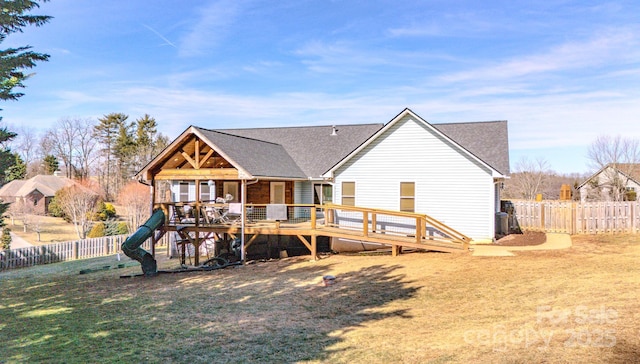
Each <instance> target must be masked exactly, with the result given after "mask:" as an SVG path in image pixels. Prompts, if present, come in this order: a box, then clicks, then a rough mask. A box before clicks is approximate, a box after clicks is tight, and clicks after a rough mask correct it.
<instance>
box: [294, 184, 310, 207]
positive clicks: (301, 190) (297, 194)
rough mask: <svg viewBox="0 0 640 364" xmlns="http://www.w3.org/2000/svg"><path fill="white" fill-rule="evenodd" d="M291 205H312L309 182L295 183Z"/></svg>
mask: <svg viewBox="0 0 640 364" xmlns="http://www.w3.org/2000/svg"><path fill="white" fill-rule="evenodd" d="M293 191H294V194H293V203H295V204H310V203H313V193H312V192H313V190H312V184H311V182H306V181H304V182H303V181H296V182H295V183H294V187H293Z"/></svg>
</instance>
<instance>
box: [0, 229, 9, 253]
mask: <svg viewBox="0 0 640 364" xmlns="http://www.w3.org/2000/svg"><path fill="white" fill-rule="evenodd" d="M9 249H11V229H9V228H8V227H6V226H5V227H3V228H2V236H1V237H0V250H9Z"/></svg>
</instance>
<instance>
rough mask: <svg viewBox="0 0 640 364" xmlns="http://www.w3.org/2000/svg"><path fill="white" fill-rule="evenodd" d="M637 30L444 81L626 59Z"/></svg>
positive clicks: (491, 77)
mask: <svg viewBox="0 0 640 364" xmlns="http://www.w3.org/2000/svg"><path fill="white" fill-rule="evenodd" d="M638 40H639V39H638V36H637V35H636V33H634V32H631V31H627V30H622V31H614V32H610V33H607V34H603V35H599V36H596V37H594V38H592V39H589V40H586V41H580V42H567V43H564V44H561V45H559V46H556V47H553V48H551V49H549V50H548V51H547V52H545V53H539V54H530V55H525V56H522V57H518V58H514V59H510V60H507V61H503V62H500V63H497V64H494V65H489V66H485V67H479V68H476V69H473V70H467V71H461V72H456V73H450V74H445V75H443V76H441V77H439V79H440V80H441V81H445V82H463V81H464V82H466V81H474V80H513V79H517V78H519V77H522V76H528V75H533V74H540V73H546V72H555V71H566V70H571V69H578V68H585V67H597V66H600V65H603V64H607V65H608V66H609V67H611V65H612V64H616V63H622V62H625V60H626V59H628V58H629V57H635V56H632V54H633V53H635V54H636V55H637V54H638V52H637V51H633V49H634V48H635V47H637V45H638Z"/></svg>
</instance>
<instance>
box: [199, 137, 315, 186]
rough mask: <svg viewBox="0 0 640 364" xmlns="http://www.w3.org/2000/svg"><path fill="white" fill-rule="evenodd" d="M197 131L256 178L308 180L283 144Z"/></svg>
mask: <svg viewBox="0 0 640 364" xmlns="http://www.w3.org/2000/svg"><path fill="white" fill-rule="evenodd" d="M194 128H196V129H197V130H198V131H199V132H200V133H201V134H202V135H203V136H204V137H206V138H207V139H208V140H209V141H210V142H211V143H212V144H213V145H215V146H216V147H218V150H220V151H222V152H224V153H225V154H226V155H227V156H228V157H229V158H230V159H231V160H232V161H233V162H235V163H237V165H238V166H240V167H241V168H244V169H245V170H246V171H247V172H249V173H251V174H252V175H253V176H256V177H286V178H307V175H306V174H305V173H304V172H303V171H302V170H301V169H300V167H298V165H297V164H296V162H295V161H294V160H293V158H292V157H291V156H290V155H289V153H287V151H286V150H285V148H284V147H283V146H282V145H279V144H276V143H272V142H269V141H264V140H257V139H253V138H249V137H244V136H238V135H232V134H229V133H225V132H221V131H219V130H209V129H202V128H198V127H194ZM230 162H231V161H230Z"/></svg>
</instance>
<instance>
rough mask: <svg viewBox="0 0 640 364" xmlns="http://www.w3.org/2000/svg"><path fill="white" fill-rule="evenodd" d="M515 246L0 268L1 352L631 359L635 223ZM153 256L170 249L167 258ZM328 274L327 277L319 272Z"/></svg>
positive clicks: (142, 357) (9, 358)
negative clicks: (496, 252)
mask: <svg viewBox="0 0 640 364" xmlns="http://www.w3.org/2000/svg"><path fill="white" fill-rule="evenodd" d="M573 243H574V246H573V247H572V248H571V249H567V250H563V251H544V252H518V254H517V256H515V257H495V258H494V257H471V256H468V255H454V254H442V253H410V254H404V255H402V256H399V257H396V258H393V257H391V256H389V255H372V256H347V255H333V256H330V257H327V258H325V259H322V260H320V261H317V262H310V261H308V257H294V258H287V259H283V260H279V261H270V262H259V263H255V264H250V265H246V266H241V267H235V268H227V269H223V270H217V271H211V272H195V273H181V274H164V275H160V276H158V277H155V278H142V277H137V278H127V279H121V278H119V276H120V275H122V274H130V273H138V272H140V268H139V265H137V264H134V263H135V262H131V261H127V262H126V263H127V266H128V267H125V268H122V269H109V270H99V269H97V270H96V271H95V272H93V273H88V274H79V271H80V270H83V269H88V268H101V267H104V266H105V265H113V266H116V264H117V263H118V262H117V261H116V259H115V257H107V258H100V259H92V260H84V261H74V262H68V263H62V264H54V265H49V266H40V267H35V268H29V269H23V270H16V271H9V272H3V273H0V287H1V289H2V295H1V297H0V343H2V344H1V345H2V350H1V351H0V362H3V363H14V362H29V363H33V362H65V363H108V362H112V363H137V362H148V363H169V362H181V363H212V362H214V363H226V362H228V363H238V362H279V363H282V362H288V363H289V362H301V363H354V362H356V363H399V362H403V363H633V362H638V360H639V358H640V335H639V333H640V331H639V330H640V300H638V287H639V283H640V275H638V259H639V258H640V244H638V242H637V236H633V235H621V236H611V235H603V236H575V237H573ZM159 264H160V266H161V268H168V267H174V266H175V265H176V264H177V262H176V261H173V260H169V261H167V260H163V261H160V262H159ZM327 274H331V275H334V276H336V278H337V279H336V282H335V284H333V285H330V286H327V287H325V286H323V285H322V276H324V275H327Z"/></svg>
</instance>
